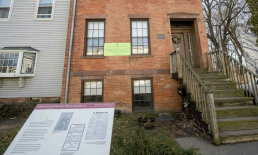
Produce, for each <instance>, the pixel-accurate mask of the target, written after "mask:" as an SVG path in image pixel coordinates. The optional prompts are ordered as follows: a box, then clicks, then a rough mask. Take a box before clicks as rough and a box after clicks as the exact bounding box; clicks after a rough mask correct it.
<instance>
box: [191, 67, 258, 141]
mask: <svg viewBox="0 0 258 155" xmlns="http://www.w3.org/2000/svg"><path fill="white" fill-rule="evenodd" d="M194 71H195V72H196V73H197V74H198V75H199V77H200V79H201V80H202V81H203V83H204V85H205V86H207V88H209V89H210V90H211V91H212V92H213V95H214V103H215V108H216V115H217V124H218V131H219V133H218V134H219V137H220V142H221V143H234V142H244V141H252V140H258V107H257V106H254V103H253V99H254V98H252V97H246V96H245V93H244V90H243V89H237V87H236V83H235V82H230V78H229V77H227V76H225V75H224V74H223V72H208V69H203V68H195V69H194Z"/></svg>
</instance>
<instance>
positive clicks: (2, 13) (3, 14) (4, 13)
mask: <svg viewBox="0 0 258 155" xmlns="http://www.w3.org/2000/svg"><path fill="white" fill-rule="evenodd" d="M9 11H10V8H0V18H8V15H9Z"/></svg>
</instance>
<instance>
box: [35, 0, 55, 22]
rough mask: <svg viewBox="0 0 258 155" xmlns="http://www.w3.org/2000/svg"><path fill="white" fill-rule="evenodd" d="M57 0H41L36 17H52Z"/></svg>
mask: <svg viewBox="0 0 258 155" xmlns="http://www.w3.org/2000/svg"><path fill="white" fill-rule="evenodd" d="M54 1H55V0H39V3H38V11H37V16H36V19H52V18H53V14H54V13H53V12H54Z"/></svg>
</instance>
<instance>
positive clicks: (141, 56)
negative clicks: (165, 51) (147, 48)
mask: <svg viewBox="0 0 258 155" xmlns="http://www.w3.org/2000/svg"><path fill="white" fill-rule="evenodd" d="M148 57H153V55H150V54H139V55H130V58H148Z"/></svg>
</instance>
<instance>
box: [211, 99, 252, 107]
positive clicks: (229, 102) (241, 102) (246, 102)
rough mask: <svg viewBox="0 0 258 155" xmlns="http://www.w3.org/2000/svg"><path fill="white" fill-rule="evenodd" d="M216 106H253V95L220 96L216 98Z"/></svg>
mask: <svg viewBox="0 0 258 155" xmlns="http://www.w3.org/2000/svg"><path fill="white" fill-rule="evenodd" d="M214 101H215V106H216V107H233V106H252V105H254V104H253V98H252V97H220V98H214Z"/></svg>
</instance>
